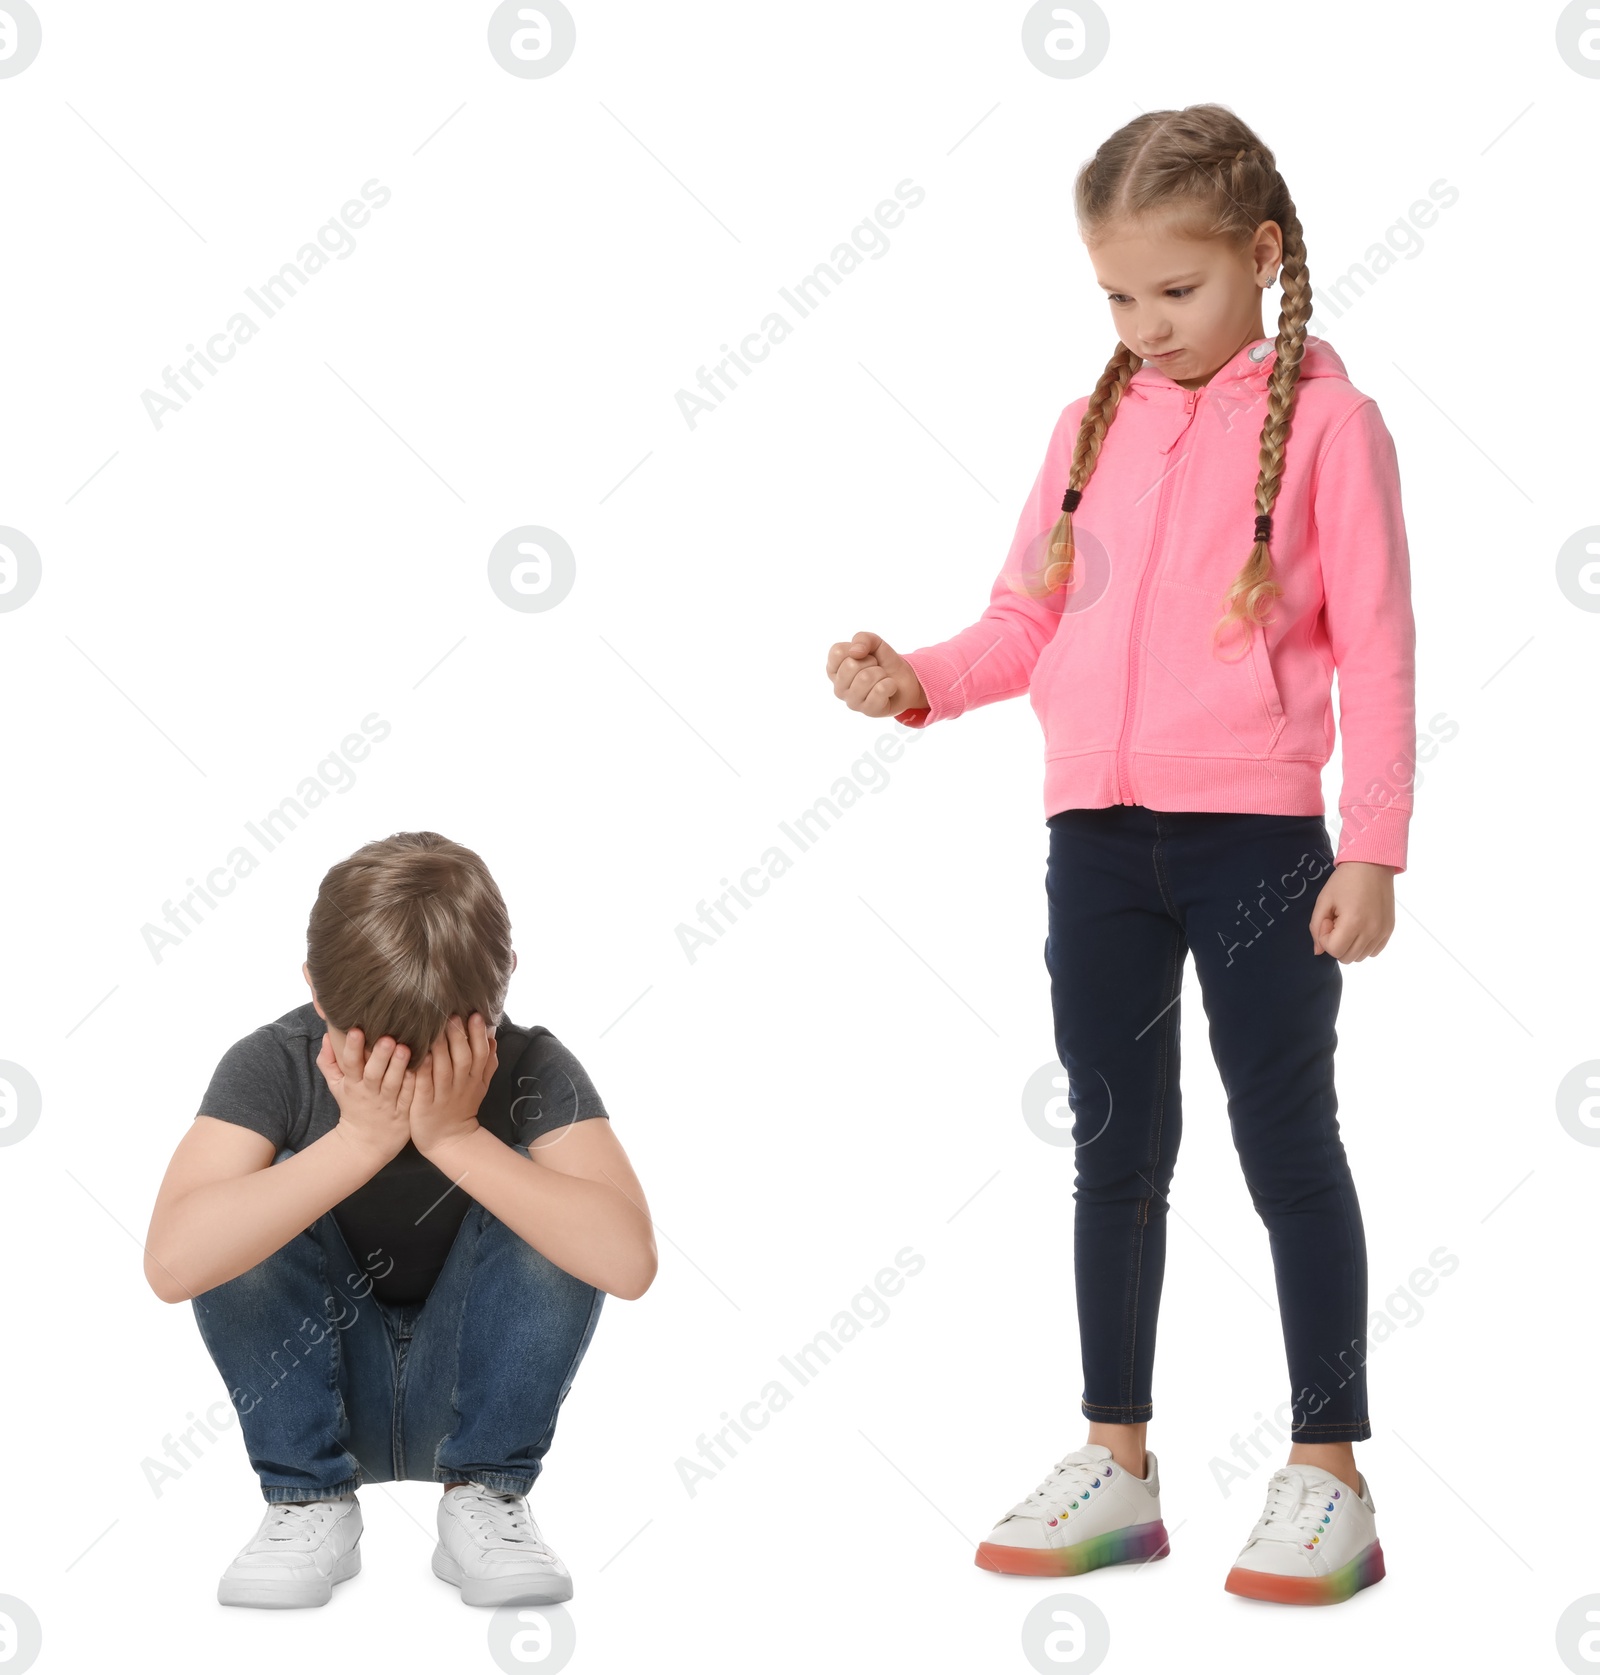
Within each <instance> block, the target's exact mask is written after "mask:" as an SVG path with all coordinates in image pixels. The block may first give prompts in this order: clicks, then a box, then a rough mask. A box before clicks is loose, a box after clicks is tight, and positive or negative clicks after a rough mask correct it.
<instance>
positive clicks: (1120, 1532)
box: [976, 1442, 1168, 1576]
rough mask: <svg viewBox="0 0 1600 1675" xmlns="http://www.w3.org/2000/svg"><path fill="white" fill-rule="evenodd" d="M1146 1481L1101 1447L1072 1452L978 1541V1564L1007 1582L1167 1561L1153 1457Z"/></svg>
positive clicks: (1095, 1444) (1149, 1459)
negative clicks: (999, 1573)
mask: <svg viewBox="0 0 1600 1675" xmlns="http://www.w3.org/2000/svg"><path fill="white" fill-rule="evenodd" d="M1144 1469H1145V1474H1146V1475H1145V1476H1143V1477H1134V1476H1131V1475H1130V1474H1129V1473H1128V1472H1125V1471H1124V1470H1123V1469H1122V1467H1121V1466H1119V1465H1116V1464H1114V1463H1113V1461H1112V1458H1111V1450H1110V1449H1109V1448H1106V1447H1105V1446H1103V1445H1102V1444H1101V1443H1098V1442H1093V1443H1089V1444H1088V1445H1087V1446H1086V1447H1083V1448H1077V1449H1074V1450H1073V1452H1072V1453H1070V1454H1068V1455H1067V1456H1066V1457H1065V1458H1064V1459H1061V1460H1058V1461H1057V1462H1056V1467H1055V1470H1054V1471H1052V1472H1051V1474H1050V1475H1049V1477H1047V1478H1046V1479H1045V1480H1044V1482H1043V1483H1041V1484H1040V1485H1039V1487H1038V1488H1037V1489H1035V1490H1034V1491H1033V1493H1032V1494H1031V1495H1029V1496H1028V1498H1027V1499H1026V1500H1021V1501H1018V1502H1017V1504H1016V1505H1015V1506H1014V1507H1012V1509H1011V1510H1010V1511H1009V1512H1008V1513H1007V1514H1006V1515H1005V1517H1004V1518H1002V1519H1001V1520H1000V1522H999V1523H998V1524H996V1525H995V1527H994V1528H993V1529H992V1530H991V1531H990V1532H989V1537H988V1540H986V1541H983V1542H980V1543H979V1545H978V1553H977V1560H976V1562H977V1563H978V1564H979V1565H980V1566H981V1567H982V1568H983V1569H984V1570H998V1571H1003V1572H1004V1573H1005V1574H1006V1575H1007V1576H1077V1575H1079V1574H1081V1573H1082V1572H1083V1571H1086V1570H1098V1569H1099V1568H1100V1566H1101V1565H1108V1564H1131V1563H1137V1562H1142V1561H1143V1560H1145V1559H1164V1558H1165V1557H1166V1556H1167V1550H1168V1549H1167V1527H1166V1525H1165V1524H1163V1523H1162V1522H1161V1480H1160V1477H1159V1475H1158V1472H1157V1467H1156V1457H1155V1455H1154V1454H1149V1455H1147V1456H1146V1463H1145V1468H1144Z"/></svg>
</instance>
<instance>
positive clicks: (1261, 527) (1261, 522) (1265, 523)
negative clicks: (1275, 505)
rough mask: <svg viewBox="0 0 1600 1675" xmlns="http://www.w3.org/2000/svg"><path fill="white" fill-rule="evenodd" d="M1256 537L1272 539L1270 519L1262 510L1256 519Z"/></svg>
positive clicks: (1263, 539) (1259, 539)
mask: <svg viewBox="0 0 1600 1675" xmlns="http://www.w3.org/2000/svg"><path fill="white" fill-rule="evenodd" d="M1256 539H1257V540H1258V541H1270V540H1271V539H1272V519H1271V517H1270V516H1269V515H1268V514H1267V513H1266V512H1263V513H1262V514H1261V516H1260V517H1259V518H1257V519H1256Z"/></svg>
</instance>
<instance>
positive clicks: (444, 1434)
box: [144, 832, 656, 1607]
mask: <svg viewBox="0 0 1600 1675" xmlns="http://www.w3.org/2000/svg"><path fill="white" fill-rule="evenodd" d="M516 963H517V960H516V954H515V953H514V952H513V950H512V947H511V925H510V920H509V917H508V915H507V912H506V906H505V902H504V900H503V899H502V897H501V894H500V891H499V889H498V888H497V887H496V885H495V882H494V880H493V878H492V877H491V876H490V875H489V871H488V868H487V867H486V866H485V865H484V863H483V861H482V860H481V859H480V858H479V857H478V856H477V855H475V854H474V853H473V852H472V851H471V850H470V849H465V848H463V847H462V846H461V845H459V844H455V843H451V842H450V841H448V840H447V839H445V838H442V837H440V836H439V835H438V834H437V833H435V832H399V833H396V834H395V835H394V836H393V837H389V838H385V839H383V840H382V841H380V842H376V843H369V844H367V845H365V846H364V847H363V848H361V849H358V850H357V851H356V852H355V854H353V855H351V856H350V857H348V859H346V860H344V861H341V862H340V863H339V864H338V865H337V866H335V867H334V868H332V870H331V871H330V872H329V873H328V874H327V876H326V877H325V878H324V879H323V881H322V885H321V888H320V889H319V891H318V893H317V899H316V903H315V905H314V906H313V907H312V910H311V921H310V925H309V927H308V930H307V937H306V963H305V965H304V966H303V967H302V971H303V973H304V975H305V979H306V982H307V983H308V985H309V986H310V989H311V1000H310V1002H309V1003H308V1004H306V1005H303V1006H300V1007H298V1008H297V1009H296V1010H294V1011H292V1012H288V1013H285V1014H284V1016H283V1017H281V1018H278V1019H277V1020H275V1021H274V1022H273V1023H270V1024H264V1025H263V1026H262V1027H261V1028H260V1029H257V1030H255V1031H254V1032H253V1033H252V1034H250V1035H247V1036H245V1037H244V1039H243V1040H241V1041H238V1042H236V1043H235V1044H234V1045H233V1046H232V1047H231V1048H229V1050H228V1051H227V1053H225V1054H224V1055H223V1058H222V1061H221V1063H220V1064H219V1065H218V1066H217V1069H216V1072H215V1074H214V1075H213V1077H212V1079H211V1085H210V1087H209V1088H208V1089H207V1091H206V1095H205V1098H204V1100H203V1101H202V1103H201V1114H200V1115H199V1116H197V1117H196V1118H195V1120H194V1123H193V1126H192V1127H191V1128H190V1129H189V1131H188V1132H187V1133H186V1134H185V1135H184V1137H183V1139H182V1140H181V1141H180V1142H179V1144H178V1147H177V1150H176V1151H175V1152H174V1153H173V1156H172V1161H171V1163H170V1164H169V1165H168V1167H167V1173H166V1176H165V1178H164V1179H163V1181H162V1183H161V1190H160V1193H159V1194H158V1196H157V1198H156V1204H155V1210H154V1213H153V1214H152V1216H151V1221H150V1234H149V1239H148V1241H147V1243H146V1247H145V1264H144V1268H145V1277H146V1279H147V1280H148V1281H149V1283H150V1285H151V1288H152V1289H153V1290H154V1291H155V1293H156V1295H157V1296H158V1297H160V1298H161V1299H162V1301H164V1302H169V1303H176V1302H180V1301H182V1300H184V1299H189V1300H191V1301H192V1302H193V1304H194V1311H195V1319H196V1321H197V1322H198V1324H199V1328H200V1334H201V1337H202V1338H203V1339H204V1340H205V1344H206V1348H207V1349H208V1350H209V1351H210V1353H211V1357H212V1359H213V1360H214V1361H215V1362H216V1364H217V1369H218V1371H219V1372H220V1373H221V1374H222V1376H223V1378H224V1380H225V1381H226V1382H227V1385H228V1393H229V1396H230V1398H231V1399H232V1401H233V1404H234V1407H235V1409H236V1410H237V1411H238V1414H239V1421H240V1426H241V1428H242V1430H243V1434H244V1440H245V1445H246V1447H247V1449H248V1450H249V1454H250V1463H251V1465H252V1466H253V1467H254V1468H255V1470H256V1471H257V1473H258V1474H259V1476H260V1479H261V1489H262V1494H263V1495H264V1496H265V1498H266V1500H267V1503H268V1507H267V1514H266V1517H265V1518H264V1519H263V1521H262V1524H261V1528H260V1529H259V1530H258V1531H257V1533H256V1535H255V1537H254V1539H253V1540H252V1541H250V1543H249V1544H248V1545H247V1546H245V1547H244V1548H243V1549H241V1551H240V1553H239V1554H238V1556H237V1557H236V1558H235V1559H234V1561H233V1563H232V1564H231V1565H229V1567H228V1569H227V1570H226V1571H225V1572H224V1574H223V1577H222V1581H221V1583H220V1585H219V1587H218V1590H217V1597H218V1599H219V1600H220V1601H221V1602H222V1603H223V1604H224V1605H254V1606H278V1607H283V1606H308V1605H325V1604H326V1603H327V1602H328V1600H329V1598H330V1597H331V1596H332V1593H333V1585H334V1583H336V1582H342V1581H344V1580H345V1579H346V1578H347V1577H350V1576H354V1575H355V1574H356V1572H357V1571H358V1570H359V1569H360V1568H361V1560H360V1552H359V1548H358V1545H357V1544H358V1543H359V1541H360V1538H361V1509H360V1507H359V1506H358V1505H357V1503H356V1498H355V1491H356V1489H357V1487H358V1486H359V1485H360V1484H361V1483H385V1482H392V1481H396V1480H400V1479H407V1480H410V1479H420V1480H422V1481H426V1482H438V1483H441V1484H443V1486H444V1491H443V1495H442V1497H441V1499H440V1502H439V1510H438V1531H439V1543H438V1546H437V1547H436V1548H435V1549H434V1554H433V1571H434V1574H435V1575H436V1576H439V1577H442V1578H443V1579H444V1580H445V1581H447V1582H452V1583H454V1584H455V1585H456V1586H457V1587H459V1588H460V1590H461V1597H462V1599H463V1600H464V1601H465V1603H467V1604H468V1605H508V1604H519V1605H520V1604H533V1605H536V1604H553V1603H556V1602H558V1601H561V1600H565V1599H570V1598H571V1597H572V1582H571V1578H570V1576H569V1575H568V1572H567V1569H566V1567H565V1566H564V1565H563V1564H562V1562H561V1560H560V1559H559V1558H558V1557H557V1556H556V1555H555V1554H554V1553H553V1552H552V1551H551V1550H550V1548H549V1547H548V1546H547V1545H546V1544H545V1542H544V1540H543V1538H542V1537H541V1535H540V1533H539V1528H538V1526H537V1524H535V1523H534V1521H533V1519H532V1517H531V1516H530V1515H529V1512H528V1509H527V1505H526V1501H525V1499H524V1497H525V1496H526V1494H527V1492H528V1490H529V1488H530V1487H531V1486H532V1484H533V1481H534V1479H535V1478H536V1477H537V1476H538V1475H539V1472H540V1471H541V1469H542V1466H543V1459H544V1455H545V1452H546V1450H547V1449H548V1447H549V1445H550V1439H551V1436H552V1434H553V1432H554V1429H555V1422H556V1414H557V1411H558V1410H559V1408H560V1406H561V1403H562V1401H563V1400H564V1399H565V1397H566V1394H567V1392H568V1390H569V1389H570V1388H571V1385H572V1381H573V1377H574V1375H575V1374H576V1372H577V1369H578V1363H579V1361H580V1360H581V1359H582V1358H583V1354H584V1351H585V1350H586V1349H587V1348H588V1346H589V1340H590V1338H591V1337H592V1336H593V1333H594V1328H595V1325H596V1322H597V1321H598V1319H599V1314H600V1303H601V1298H602V1296H603V1294H605V1293H608V1292H609V1293H610V1294H611V1295H612V1296H614V1297H627V1298H634V1297H639V1296H642V1295H643V1293H644V1292H645V1291H646V1290H647V1289H648V1287H649V1285H650V1283H651V1281H652V1280H653V1279H654V1277H655V1272H656V1249H655V1240H654V1236H653V1234H652V1231H651V1224H650V1215H649V1211H648V1209H647V1207H646V1205H645V1200H644V1193H643V1192H642V1191H641V1189H640V1186H639V1182H638V1180H637V1178H636V1177H635V1175H634V1173H633V1170H632V1168H631V1167H630V1165H629V1163H628V1159H627V1156H626V1155H625V1153H624V1152H623V1149H622V1146H621V1145H620V1143H619V1142H618V1140H617V1138H616V1136H615V1135H614V1134H613V1132H612V1128H611V1123H610V1120H609V1118H608V1117H607V1113H606V1111H605V1109H604V1108H603V1106H602V1105H601V1102H600V1096H599V1095H598V1093H596V1091H595V1089H594V1086H593V1084H592V1083H591V1082H590V1080H589V1078H588V1077H587V1076H586V1075H585V1074H584V1071H583V1067H582V1066H581V1065H580V1064H579V1063H578V1061H577V1059H576V1058H574V1057H573V1056H572V1054H571V1053H569V1052H568V1051H567V1050H566V1049H565V1048H564V1047H563V1046H562V1045H561V1043H560V1042H559V1041H558V1040H557V1039H556V1037H555V1036H554V1035H552V1034H551V1033H550V1031H549V1030H547V1029H545V1028H544V1027H543V1026H539V1025H535V1026H532V1027H526V1026H521V1025H517V1024H513V1023H511V1022H510V1021H509V1020H508V1019H507V1018H506V1017H505V1016H504V1011H503V1008H504V1003H505V995H506V988H507V985H508V983H509V981H510V977H511V973H512V971H513V970H514V969H515V966H516ZM596 1119H603V1120H596Z"/></svg>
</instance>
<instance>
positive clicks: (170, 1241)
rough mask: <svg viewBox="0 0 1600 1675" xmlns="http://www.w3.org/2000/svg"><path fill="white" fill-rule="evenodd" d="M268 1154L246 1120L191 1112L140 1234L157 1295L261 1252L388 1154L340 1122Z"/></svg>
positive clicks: (189, 1291) (218, 1278)
mask: <svg viewBox="0 0 1600 1675" xmlns="http://www.w3.org/2000/svg"><path fill="white" fill-rule="evenodd" d="M275 1156H277V1152H276V1149H275V1148H274V1146H273V1144H272V1142H271V1141H270V1140H268V1139H267V1138H266V1137H265V1136H264V1135H261V1134H257V1133H256V1132H255V1130H254V1129H250V1128H243V1127H241V1126H240V1125H239V1124H237V1123H231V1122H222V1121H220V1120H219V1119H217V1118H216V1117H208V1116H205V1115H203V1114H202V1115H201V1116H198V1117H196V1118H195V1119H194V1123H193V1125H192V1126H191V1128H190V1129H189V1132H188V1133H187V1134H185V1135H184V1137H183V1139H182V1140H180V1141H179V1142H178V1147H177V1150H176V1151H174V1152H173V1154H172V1161H171V1162H170V1163H169V1164H168V1165H167V1172H166V1175H165V1177H164V1178H163V1179H162V1182H161V1190H160V1192H159V1193H157V1195H156V1204H155V1209H154V1211H153V1212H152V1213H151V1216H150V1232H149V1235H148V1236H147V1238H146V1240H145V1247H144V1274H145V1278H146V1279H147V1280H148V1281H149V1283H150V1289H151V1290H152V1291H154V1292H155V1294H156V1296H158V1297H159V1298H160V1299H161V1300H162V1302H164V1303H182V1302H187V1301H188V1300H189V1299H190V1298H191V1297H195V1296H197V1295H199V1294H200V1293H201V1292H203V1291H209V1290H211V1288H212V1287H213V1286H217V1285H221V1284H222V1283H223V1282H224V1281H225V1280H231V1279H234V1278H236V1277H237V1276H238V1275H240V1274H242V1273H244V1272H245V1271H246V1270H247V1269H250V1268H253V1267H255V1265H256V1264H257V1263H258V1262H263V1261H265V1260H266V1258H267V1257H269V1256H271V1255H272V1253H273V1252H274V1251H276V1250H281V1249H282V1248H283V1246H284V1245H286V1244H288V1242H289V1241H290V1240H291V1239H292V1238H293V1237H294V1236H295V1235H296V1234H297V1233H302V1232H304V1231H305V1229H306V1228H308V1227H309V1226H310V1225H311V1224H312V1222H314V1221H315V1220H316V1219H317V1218H318V1217H319V1216H321V1215H323V1214H325V1213H326V1212H327V1211H328V1210H331V1209H332V1208H333V1206H334V1205H335V1204H337V1203H339V1202H340V1201H341V1200H342V1199H345V1198H348V1197H349V1196H350V1194H351V1193H352V1192H354V1191H355V1190H356V1189H357V1188H358V1187H360V1186H363V1185H364V1184H365V1183H366V1182H367V1181H369V1180H371V1179H372V1177H373V1176H374V1175H375V1174H377V1172H378V1170H379V1169H381V1168H382V1167H383V1165H384V1164H385V1163H386V1162H387V1161H388V1158H387V1157H385V1156H382V1155H380V1154H379V1153H378V1152H377V1151H372V1150H370V1149H368V1148H367V1147H366V1146H364V1145H363V1144H362V1143H361V1142H360V1141H358V1140H356V1139H355V1138H354V1137H353V1136H352V1135H351V1134H350V1133H349V1132H348V1131H347V1130H344V1129H340V1128H333V1129H330V1130H329V1131H328V1133H326V1134H325V1135H323V1137H322V1138H321V1139H320V1140H317V1141H314V1142H313V1143H312V1144H311V1145H309V1146H307V1147H306V1148H305V1150H304V1151H300V1152H296V1153H295V1155H294V1156H293V1157H287V1158H285V1159H284V1160H283V1162H282V1163H280V1164H278V1165H277V1166H276V1167H272V1166H271V1165H272V1160H273V1158H274V1157H275Z"/></svg>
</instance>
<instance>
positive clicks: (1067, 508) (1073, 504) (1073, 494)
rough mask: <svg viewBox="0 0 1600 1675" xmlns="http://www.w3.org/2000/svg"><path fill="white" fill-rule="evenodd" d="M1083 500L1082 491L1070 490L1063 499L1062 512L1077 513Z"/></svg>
mask: <svg viewBox="0 0 1600 1675" xmlns="http://www.w3.org/2000/svg"><path fill="white" fill-rule="evenodd" d="M1082 499H1083V490H1082V489H1068V490H1067V492H1066V493H1065V494H1064V495H1063V496H1062V497H1061V510H1062V511H1063V512H1076V511H1077V509H1078V502H1079V501H1080V500H1082Z"/></svg>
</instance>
